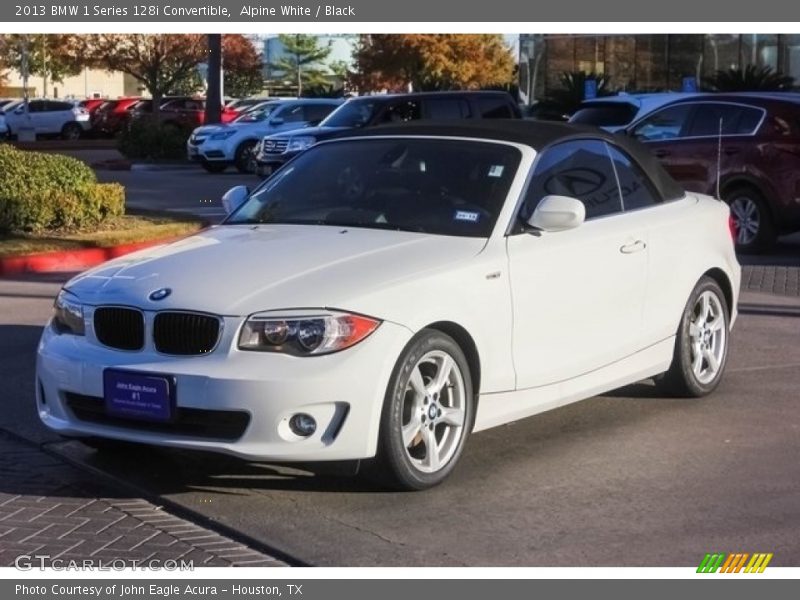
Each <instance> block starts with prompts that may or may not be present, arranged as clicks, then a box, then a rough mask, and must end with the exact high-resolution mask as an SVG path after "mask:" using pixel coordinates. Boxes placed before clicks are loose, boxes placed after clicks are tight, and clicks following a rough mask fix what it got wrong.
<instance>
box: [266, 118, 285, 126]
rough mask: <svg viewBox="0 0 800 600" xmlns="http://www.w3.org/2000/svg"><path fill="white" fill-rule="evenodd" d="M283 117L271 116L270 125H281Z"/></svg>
mask: <svg viewBox="0 0 800 600" xmlns="http://www.w3.org/2000/svg"><path fill="white" fill-rule="evenodd" d="M283 122H284V121H283V117H273V118H271V119H270V120H269V124H270V125H283Z"/></svg>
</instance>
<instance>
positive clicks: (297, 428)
mask: <svg viewBox="0 0 800 600" xmlns="http://www.w3.org/2000/svg"><path fill="white" fill-rule="evenodd" d="M289 429H291V430H292V433H294V434H295V435H299V436H300V437H308V436H310V435H311V434H313V433H314V432H315V431H316V430H317V422H316V421H315V420H314V417H312V416H311V415H307V414H305V413H297V414H296V415H292V418H291V419H289Z"/></svg>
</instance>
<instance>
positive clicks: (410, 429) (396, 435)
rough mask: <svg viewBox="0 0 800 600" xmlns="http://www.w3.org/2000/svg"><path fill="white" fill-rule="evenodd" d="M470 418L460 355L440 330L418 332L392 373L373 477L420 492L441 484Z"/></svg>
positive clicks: (471, 400)
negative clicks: (374, 475)
mask: <svg viewBox="0 0 800 600" xmlns="http://www.w3.org/2000/svg"><path fill="white" fill-rule="evenodd" d="M474 419H475V397H474V394H473V389H472V377H471V375H470V371H469V365H468V363H467V360H466V358H465V357H464V353H463V352H462V350H461V348H460V347H459V346H458V344H456V342H455V341H454V340H453V338H451V337H450V336H448V335H445V334H444V333H441V332H440V331H436V330H432V329H426V330H423V331H422V332H421V333H420V334H419V335H418V336H417V337H416V338H415V339H414V340H412V341H411V343H409V345H408V346H406V349H405V350H404V351H403V353H402V354H401V355H400V358H399V359H398V361H397V364H396V365H395V368H394V371H393V373H392V378H391V380H390V382H389V387H388V388H387V391H386V397H385V399H384V404H383V412H382V415H381V427H380V437H379V440H378V446H379V448H378V458H377V461H376V463H375V465H374V466H375V467H376V469H375V470H376V473H375V474H376V475H377V476H378V477H379V478H380V479H382V480H383V481H384V482H385V483H387V484H388V485H390V486H391V487H392V488H395V489H399V490H423V489H426V488H430V487H433V486H435V485H438V484H440V483H441V482H442V481H444V480H445V479H446V478H447V477H448V475H450V473H451V472H452V471H453V469H454V468H455V466H456V463H457V462H458V459H459V458H460V456H461V453H462V451H463V450H464V444H465V443H466V440H467V437H468V436H469V432H470V431H471V429H472V425H473V422H474Z"/></svg>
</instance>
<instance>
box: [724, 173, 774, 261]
mask: <svg viewBox="0 0 800 600" xmlns="http://www.w3.org/2000/svg"><path fill="white" fill-rule="evenodd" d="M725 202H727V203H728V204H729V205H730V207H731V216H732V217H733V220H734V225H735V227H736V238H735V239H734V242H735V244H736V249H737V250H738V251H740V252H745V253H747V252H759V251H762V250H766V249H768V248H770V247H771V246H773V245H774V244H775V240H776V238H777V235H776V232H775V224H774V223H773V221H772V214H771V213H770V210H769V207H768V206H767V203H766V201H765V200H764V197H763V196H762V195H761V193H760V192H759V191H758V190H756V189H755V188H753V187H750V186H744V187H739V188H735V189H734V190H732V191H730V192H729V193H726V194H725Z"/></svg>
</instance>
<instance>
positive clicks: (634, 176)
mask: <svg viewBox="0 0 800 600" xmlns="http://www.w3.org/2000/svg"><path fill="white" fill-rule="evenodd" d="M606 147H607V148H608V152H609V154H610V155H611V160H612V161H613V162H614V169H615V170H616V172H617V179H618V180H619V189H620V193H621V194H622V208H623V210H636V209H637V208H646V207H648V206H654V205H656V204H658V203H659V202H661V198H660V197H659V196H658V194H657V193H656V191H655V188H654V187H653V183H652V182H651V181H650V178H649V177H647V175H645V174H644V172H643V171H642V169H641V167H639V165H637V164H636V163H634V162H633V160H631V159H630V158H629V157H628V155H627V154H625V153H624V152H622V151H621V150H619V149H618V148H615V147H614V146H610V145H608V144H607V145H606Z"/></svg>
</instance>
